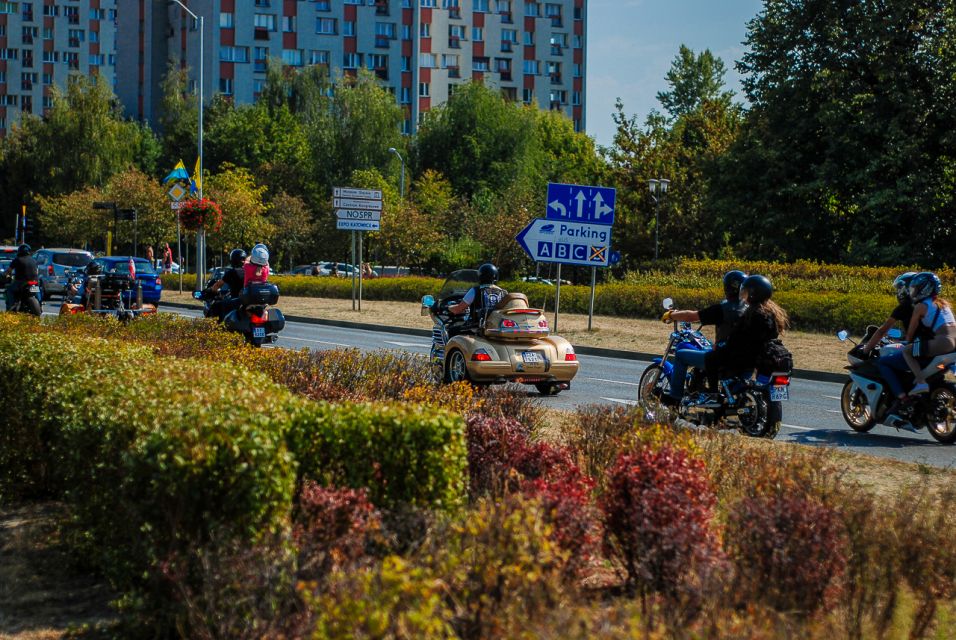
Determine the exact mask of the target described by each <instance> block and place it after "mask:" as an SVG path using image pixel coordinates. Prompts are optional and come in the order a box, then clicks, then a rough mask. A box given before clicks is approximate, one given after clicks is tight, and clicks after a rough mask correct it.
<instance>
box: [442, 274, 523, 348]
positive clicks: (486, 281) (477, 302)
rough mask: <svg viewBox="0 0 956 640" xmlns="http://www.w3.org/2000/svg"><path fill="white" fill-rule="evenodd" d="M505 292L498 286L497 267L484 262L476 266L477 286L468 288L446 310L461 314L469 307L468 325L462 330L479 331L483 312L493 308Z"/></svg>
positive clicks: (482, 322) (483, 315)
mask: <svg viewBox="0 0 956 640" xmlns="http://www.w3.org/2000/svg"><path fill="white" fill-rule="evenodd" d="M507 294H508V292H507V291H505V290H504V289H502V288H501V287H499V286H498V267H496V266H495V265H493V264H491V263H490V262H486V263H485V264H483V265H481V266H480V267H478V286H475V287H472V288H471V289H469V290H468V292H467V293H465V296H464V297H463V298H462V299H461V302H458V303H457V304H453V305H451V306H450V307H448V310H449V311H451V312H452V313H454V314H455V315H461V314H463V313H465V311H468V310H469V309H471V313H470V314H469V326H468V327H466V328H464V330H475V329H477V330H479V331H480V330H481V329H483V328H484V320H485V314H487V313H488V312H489V311H491V310H492V309H494V308H495V306H497V304H498V303H499V302H500V301H501V299H502V298H504V297H505V296H506V295H507Z"/></svg>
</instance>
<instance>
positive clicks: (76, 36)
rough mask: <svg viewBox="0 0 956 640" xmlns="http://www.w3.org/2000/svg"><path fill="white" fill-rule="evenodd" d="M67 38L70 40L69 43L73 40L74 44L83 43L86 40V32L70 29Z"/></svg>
mask: <svg viewBox="0 0 956 640" xmlns="http://www.w3.org/2000/svg"><path fill="white" fill-rule="evenodd" d="M68 37H69V39H70V42H72V41H74V40H75V41H76V42H83V41H84V40H86V32H85V31H83V29H70V30H69V32H68Z"/></svg>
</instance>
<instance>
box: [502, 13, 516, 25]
mask: <svg viewBox="0 0 956 640" xmlns="http://www.w3.org/2000/svg"><path fill="white" fill-rule="evenodd" d="M513 22H514V20H513V19H512V18H511V12H510V11H502V12H501V24H512V23H513Z"/></svg>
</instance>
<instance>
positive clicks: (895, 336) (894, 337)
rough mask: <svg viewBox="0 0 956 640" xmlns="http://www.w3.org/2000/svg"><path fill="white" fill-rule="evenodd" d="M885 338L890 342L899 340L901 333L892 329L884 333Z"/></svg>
mask: <svg viewBox="0 0 956 640" xmlns="http://www.w3.org/2000/svg"><path fill="white" fill-rule="evenodd" d="M886 336H887V337H888V338H890V339H892V340H900V339H901V338H902V337H903V332H902V331H900V330H899V329H897V328H895V327H894V328H892V329H890V330H889V331H887V332H886Z"/></svg>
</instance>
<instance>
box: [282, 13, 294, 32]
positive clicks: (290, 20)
mask: <svg viewBox="0 0 956 640" xmlns="http://www.w3.org/2000/svg"><path fill="white" fill-rule="evenodd" d="M295 22H296V21H295V16H282V31H283V32H284V33H294V32H295V30H296V29H295V27H296V24H295Z"/></svg>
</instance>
